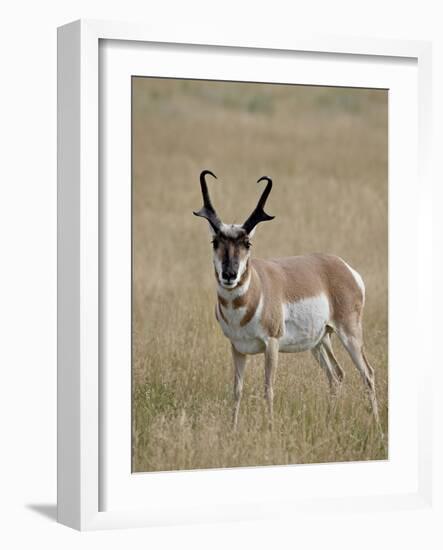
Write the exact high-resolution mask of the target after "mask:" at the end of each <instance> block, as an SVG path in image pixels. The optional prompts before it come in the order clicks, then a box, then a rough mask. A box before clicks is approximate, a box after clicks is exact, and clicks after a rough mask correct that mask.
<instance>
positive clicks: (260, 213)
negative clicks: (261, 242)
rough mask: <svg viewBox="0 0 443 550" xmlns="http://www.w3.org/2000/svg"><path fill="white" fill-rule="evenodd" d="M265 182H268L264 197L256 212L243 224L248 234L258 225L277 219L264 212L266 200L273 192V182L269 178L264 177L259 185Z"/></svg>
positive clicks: (259, 202) (258, 181)
mask: <svg viewBox="0 0 443 550" xmlns="http://www.w3.org/2000/svg"><path fill="white" fill-rule="evenodd" d="M263 180H265V181H267V182H268V183H267V184H266V187H265V190H264V191H263V193H262V196H261V197H260V200H259V201H258V203H257V206H256V207H255V209H254V211H253V212H252V214H251V215H250V216H249V218H248V219H247V220H246V221H245V223H244V224H243V229H244V230H245V231H246V233H248V234H249V233H250V232H251V231H252V230H253V229H254V227H255V226H256V225H257V224H258V223H260V222H267V221H268V220H273V219H274V218H275V216H270V215H269V214H266V212H265V211H264V206H265V204H266V200H267V198H268V197H269V193H270V192H271V189H272V180H271V178H268V177H267V176H263V177H261V178H260V179H259V180H257V183H260V182H261V181H263Z"/></svg>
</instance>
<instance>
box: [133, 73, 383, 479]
mask: <svg viewBox="0 0 443 550" xmlns="http://www.w3.org/2000/svg"><path fill="white" fill-rule="evenodd" d="M387 138H388V135H387V92H386V91H383V90H357V89H346V88H341V89H339V88H324V87H310V86H284V85H263V84H246V83H225V82H204V81H203V82H198V81H185V80H166V79H147V78H134V79H133V247H134V265H133V470H134V471H155V470H177V469H194V468H215V467H232V466H251V465H266V464H290V463H291V464H294V463H307V462H330V461H348V460H371V459H383V458H386V457H387V446H386V445H385V446H384V445H383V443H382V441H381V440H380V437H379V436H378V434H377V432H376V430H375V429H374V428H373V426H372V423H371V415H370V412H369V406H368V400H367V397H366V394H365V393H364V390H363V385H362V382H361V379H360V378H359V376H358V374H357V372H356V369H355V368H354V367H353V365H352V363H351V361H350V359H349V358H348V356H347V355H345V353H344V352H343V350H342V348H341V345H340V344H339V342H338V340H337V339H336V338H335V337H334V338H333V343H334V348H335V350H336V352H337V355H338V357H339V360H340V362H341V364H342V365H343V367H344V369H345V371H346V378H345V382H344V386H343V389H342V391H341V393H340V396H339V397H338V399H337V403H336V406H335V408H334V409H333V412H332V413H331V412H330V411H331V407H330V405H331V397H330V395H329V391H328V385H327V382H326V377H325V375H324V373H323V372H322V371H321V370H320V367H319V366H318V365H317V364H316V363H315V361H314V359H313V358H312V356H311V355H310V353H300V354H280V361H279V368H278V372H277V376H276V383H275V404H274V408H275V413H274V414H275V419H274V429H273V431H272V432H270V431H269V430H268V429H267V423H266V407H265V404H264V399H263V378H264V372H263V357H262V356H254V357H250V358H249V360H248V368H247V371H246V377H245V387H244V393H243V401H242V405H241V409H240V420H239V428H238V431H237V432H235V433H233V432H232V430H231V408H232V407H231V406H232V378H233V374H232V365H231V356H230V347H229V342H228V340H226V339H225V337H224V336H223V334H222V332H221V329H220V328H219V326H218V325H217V323H216V320H215V317H214V304H215V281H214V276H213V269H212V264H211V246H210V236H209V231H208V229H207V223H206V221H205V220H202V219H199V218H196V217H194V216H193V215H192V210H195V209H198V208H199V207H200V206H201V201H202V199H201V195H200V187H199V182H198V176H199V173H200V171H201V170H202V169H205V168H207V169H210V170H213V171H214V172H215V173H216V174H217V176H218V177H219V179H218V180H217V181H215V180H212V179H211V178H209V180H211V181H210V191H211V195H212V199H213V202H214V205H215V207H216V208H217V210H218V212H219V214H220V216H221V217H222V219H223V220H224V221H226V222H236V223H239V222H242V221H244V219H245V218H246V217H247V216H248V215H249V213H250V211H251V210H252V208H253V207H254V206H255V204H256V201H257V198H258V196H259V193H260V192H261V190H262V187H260V186H259V185H257V184H256V183H255V182H256V180H257V179H258V178H259V177H260V176H263V175H268V176H271V177H272V178H273V180H274V188H273V190H272V193H271V196H270V198H269V200H268V205H267V211H268V212H269V213H271V214H273V215H275V216H276V218H275V220H274V221H272V222H269V223H266V224H261V225H260V226H259V228H258V229H257V232H256V236H255V242H254V247H253V249H252V251H253V254H254V255H256V256H258V257H267V256H280V255H281V256H285V255H286V256H290V255H296V254H303V253H307V252H316V251H317V252H320V251H322V252H330V253H334V254H338V255H340V256H342V257H343V258H344V259H345V260H346V261H347V262H349V263H350V264H351V265H352V266H353V267H355V268H356V269H357V270H358V271H359V272H360V273H361V274H362V276H363V278H364V280H365V283H366V289H367V303H366V310H365V318H364V327H365V341H366V348H367V355H368V357H369V360H370V361H371V363H372V365H373V366H374V368H375V372H376V384H377V392H378V399H379V405H380V411H381V419H382V424H383V427H384V430H385V433H386V434H387V410H388V407H387V383H388V382H387V380H388V366H387V352H388V349H387V330H388V327H387Z"/></svg>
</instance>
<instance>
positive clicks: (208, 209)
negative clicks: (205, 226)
mask: <svg viewBox="0 0 443 550" xmlns="http://www.w3.org/2000/svg"><path fill="white" fill-rule="evenodd" d="M208 174H209V175H210V176H212V177H213V178H215V179H217V176H216V175H215V174H213V173H212V172H211V171H210V170H203V172H202V173H201V174H200V186H201V188H202V195H203V207H202V208H201V209H200V210H199V211H198V212H193V214H194V216H200V217H202V218H206V219H207V220H208V222H209V223H210V224H211V226H212V228H213V229H214V230H215V231H218V230H219V229H220V226H221V221H220V218H219V217H218V216H217V213H216V211H215V209H214V207H213V206H212V202H211V198H210V197H209V191H208V185H207V183H206V179H205V178H206V176H207V175H208Z"/></svg>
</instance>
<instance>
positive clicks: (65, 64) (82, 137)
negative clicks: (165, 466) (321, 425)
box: [58, 21, 432, 530]
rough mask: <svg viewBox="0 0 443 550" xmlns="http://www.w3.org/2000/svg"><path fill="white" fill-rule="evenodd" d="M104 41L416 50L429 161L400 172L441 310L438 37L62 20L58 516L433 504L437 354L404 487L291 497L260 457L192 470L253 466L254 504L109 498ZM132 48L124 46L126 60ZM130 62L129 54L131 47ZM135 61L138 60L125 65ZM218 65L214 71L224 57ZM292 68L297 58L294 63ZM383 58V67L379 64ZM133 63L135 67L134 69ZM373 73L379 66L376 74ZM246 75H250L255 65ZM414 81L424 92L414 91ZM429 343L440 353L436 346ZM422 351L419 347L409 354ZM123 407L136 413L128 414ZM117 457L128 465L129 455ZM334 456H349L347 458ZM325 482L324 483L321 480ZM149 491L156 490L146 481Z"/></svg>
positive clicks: (81, 524)
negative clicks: (435, 231) (435, 110)
mask: <svg viewBox="0 0 443 550" xmlns="http://www.w3.org/2000/svg"><path fill="white" fill-rule="evenodd" d="M101 41H118V42H115V43H117V44H123V41H124V43H125V45H126V46H125V48H126V49H128V48H129V49H131V47H132V46H135V44H140V43H145V44H156V45H157V46H158V45H160V46H159V47H158V48H157V49H158V50H159V51H160V50H161V45H162V44H164V45H168V44H169V45H171V44H174V45H175V46H174V48H175V51H176V52H177V51H179V50H180V49H185V48H186V47H189V45H190V44H193V45H195V47H196V48H194V49H195V51H197V53H198V52H205V55H206V56H208V57H209V59H211V51H212V50H211V48H214V47H216V48H220V49H223V51H225V52H228V54H229V55H230V56H231V57H232V56H241V55H243V56H245V55H246V56H247V55H251V56H252V55H253V54H254V55H255V52H262V53H263V55H264V56H266V55H267V52H268V53H269V55H271V53H272V55H281V57H282V64H283V67H284V65H285V56H286V57H288V54H290V53H291V52H293V53H294V52H305V53H306V54H310V55H312V56H321V55H324V54H329V55H330V56H331V58H332V57H334V56H335V57H337V58H339V59H340V60H342V59H346V60H347V61H349V62H350V63H355V62H357V63H359V62H360V61H361V62H362V63H369V65H370V64H371V60H377V59H379V60H380V59H383V60H388V61H389V63H391V64H392V67H394V66H396V64H397V63H402V62H403V60H412V63H413V64H414V65H415V67H416V80H417V82H418V99H417V98H416V109H417V113H418V125H417V134H418V136H417V137H418V150H417V151H416V152H417V153H418V157H417V159H416V160H413V164H412V165H409V164H407V162H406V161H405V168H406V167H409V168H410V167H411V166H412V168H414V167H418V177H416V176H415V174H414V173H413V174H408V171H407V170H406V171H405V173H404V174H402V173H401V170H400V169H399V172H398V173H397V177H400V176H403V177H404V178H405V181H406V180H408V178H409V180H408V181H410V182H411V188H410V195H409V196H410V198H411V199H412V200H414V197H415V200H418V201H419V204H420V209H419V214H418V215H417V224H414V226H413V227H414V229H413V230H412V233H411V237H412V239H417V258H416V259H417V261H418V264H419V265H420V269H419V270H418V272H417V279H416V280H415V279H414V282H416V283H417V288H416V295H415V294H414V300H415V302H414V303H416V305H417V309H418V312H419V317H421V318H423V316H426V315H429V317H431V316H432V312H431V311H430V307H431V305H430V303H428V301H427V300H425V299H424V298H425V297H426V296H427V297H429V289H428V287H427V286H426V284H425V283H424V281H426V279H427V278H430V277H431V273H430V269H431V268H430V265H431V262H430V259H431V254H432V251H431V250H430V248H429V247H428V246H427V245H426V243H428V242H430V241H431V233H430V232H431V227H430V224H429V223H428V221H427V220H428V219H429V218H430V210H431V202H430V200H429V196H430V190H431V181H430V176H429V158H428V156H429V151H430V139H431V136H430V121H431V107H430V78H431V74H430V71H431V69H430V67H431V48H430V44H429V43H426V42H407V41H388V40H369V39H357V38H344V37H343V38H340V37H339V38H337V37H336V38H331V37H314V36H311V35H306V36H297V37H294V38H290V39H289V40H285V39H284V38H282V39H278V40H277V39H275V38H272V37H271V38H267V37H263V38H257V40H256V41H253V42H251V41H250V40H246V39H242V38H238V39H233V38H226V39H225V38H223V37H222V36H220V37H216V38H215V39H211V40H210V41H208V39H207V37H206V36H205V35H204V31H202V33H201V35H200V36H196V35H194V36H192V37H189V36H186V30H185V29H184V30H183V31H181V32H180V34H179V33H177V32H174V33H173V35H171V36H167V35H164V34H163V33H161V32H159V33H158V35H157V34H156V32H155V31H153V30H152V29H150V28H147V27H144V26H143V25H135V24H126V23H116V22H112V23H110V22H101V21H77V22H74V23H71V24H68V25H65V26H64V27H61V28H60V29H59V32H58V51H59V57H58V90H59V92H58V120H59V126H58V136H59V137H58V185H59V194H58V220H59V221H58V234H59V238H58V280H59V286H58V292H59V298H58V300H59V301H58V519H59V522H61V523H64V524H66V525H69V526H71V527H74V528H76V529H81V530H86V529H102V528H115V527H130V526H150V525H161V524H175V523H188V522H198V521H220V520H232V519H253V518H261V517H278V516H285V515H292V514H294V513H295V512H297V513H298V512H300V513H302V511H303V510H304V511H306V510H310V511H311V512H312V510H318V511H321V510H327V509H328V508H329V507H330V506H331V504H333V505H334V509H335V510H337V509H340V510H342V511H345V512H346V510H350V509H354V510H355V508H356V507H358V508H359V509H361V510H365V511H371V510H380V509H382V510H391V509H398V508H405V507H407V508H423V507H430V506H431V502H432V475H431V472H432V467H431V465H432V448H431V427H430V426H431V422H430V419H431V399H430V397H431V382H430V377H431V371H430V369H431V366H430V365H431V360H423V362H422V366H423V368H422V370H421V371H420V374H419V376H418V378H417V379H416V380H415V382H414V384H413V387H411V391H414V392H415V397H416V398H417V403H418V404H417V408H416V409H413V410H414V413H413V414H414V415H415V416H414V419H412V425H416V426H417V427H418V433H417V434H415V435H414V437H411V438H410V439H411V440H414V441H416V448H415V450H416V451H417V456H416V457H414V460H413V461H412V462H411V463H410V470H409V473H408V472H406V471H405V476H409V477H410V471H412V469H413V470H414V471H415V472H416V476H415V474H414V479H412V480H411V483H410V484H408V483H405V482H404V480H403V481H402V480H399V483H400V484H401V483H405V484H404V488H405V489H404V490H402V489H401V486H400V485H399V486H398V488H397V489H394V488H393V486H392V487H391V488H390V489H387V491H386V492H385V493H383V494H381V493H380V491H379V492H378V493H371V492H370V491H368V492H366V493H361V492H360V493H357V494H354V493H352V490H351V492H349V491H348V492H345V493H340V492H339V491H338V489H337V488H336V489H334V488H333V487H332V488H331V489H330V491H329V492H328V493H325V494H323V493H322V490H312V495H311V496H309V493H305V494H304V495H303V499H302V500H300V499H297V498H295V497H294V499H291V498H289V497H288V496H287V495H286V494H284V492H281V493H280V494H279V492H278V491H277V492H274V493H273V494H271V493H270V492H269V491H268V490H267V489H266V487H267V485H266V480H265V479H266V478H269V479H268V482H269V483H271V484H272V482H273V481H272V480H275V479H277V478H279V479H280V482H282V481H283V483H284V479H285V476H288V475H289V474H288V472H289V470H288V467H286V468H285V467H278V468H274V469H269V468H268V469H260V468H256V469H253V470H254V471H253V472H252V473H249V472H251V470H249V471H248V472H245V470H237V472H236V471H235V470H231V471H230V472H229V473H227V472H224V471H216V472H214V471H206V472H201V473H200V475H199V477H198V479H197V478H196V477H193V478H192V485H193V486H194V487H196V486H198V485H200V486H209V485H210V484H211V483H220V484H223V483H224V480H225V479H226V476H227V475H229V476H231V477H233V478H235V476H237V477H236V480H237V481H236V482H237V483H239V482H243V481H241V480H240V478H241V479H244V478H247V479H248V483H250V484H251V487H252V486H254V485H256V483H257V481H259V482H260V477H261V479H262V482H263V487H264V488H265V489H263V490H264V495H262V497H261V498H258V497H257V496H254V493H253V491H252V492H251V495H252V496H251V497H250V498H249V499H248V506H247V507H244V506H238V505H236V503H235V502H233V501H234V495H232V497H229V495H228V494H227V495H225V497H224V500H223V499H220V500H215V499H214V500H213V501H212V502H211V496H210V493H209V494H206V497H207V499H208V500H206V501H205V502H203V503H202V505H201V506H197V505H195V506H192V505H191V506H185V503H182V504H181V505H177V506H172V505H171V506H169V507H168V503H167V501H165V503H164V505H163V506H161V505H157V504H158V502H157V504H156V505H155V506H149V505H146V506H144V507H141V506H140V505H139V504H136V505H133V506H131V505H130V503H129V501H130V498H131V494H132V493H130V492H128V491H126V493H125V489H121V494H123V493H125V494H126V498H125V499H123V497H122V498H121V501H119V493H118V492H115V491H114V494H115V495H117V496H116V497H114V498H113V500H112V507H111V509H105V510H104V509H103V491H102V485H103V483H104V482H105V481H106V483H108V482H109V480H107V477H106V475H107V474H106V472H109V471H111V473H112V476H111V478H112V479H114V470H112V469H110V468H109V465H107V466H106V468H105V467H104V464H105V462H106V457H103V453H104V452H106V451H107V450H109V448H108V447H107V443H106V442H105V443H104V441H103V440H104V433H105V432H106V430H105V428H104V426H105V424H106V422H105V416H106V414H107V413H106V407H104V406H103V404H102V403H101V400H100V396H101V395H103V394H102V391H103V388H102V387H101V384H102V382H103V380H102V375H103V371H102V365H101V363H100V360H101V359H100V349H99V341H100V331H101V322H102V320H103V319H102V318H101V310H100V303H101V301H102V300H103V296H105V297H106V291H103V290H102V289H101V288H100V285H99V280H100V278H99V277H100V276H101V275H102V274H101V273H100V267H101V268H103V263H102V261H101V258H102V256H101V255H102V253H103V250H101V248H102V246H101V245H102V243H103V241H102V240H101V239H102V238H103V235H100V232H102V231H103V230H106V226H101V225H100V221H99V212H100V211H101V208H103V205H102V203H101V201H102V199H103V197H102V195H101V193H100V178H99V166H100V154H101V143H100V140H99V136H100V127H99V113H100V111H101V109H102V108H103V107H102V106H101V105H100V95H99V81H100V70H101V67H100V63H103V60H104V59H105V60H106V63H108V60H109V57H106V58H104V57H103V56H101V54H100V44H103V42H101ZM208 48H209V49H208ZM117 49H118V48H117ZM125 55H126V54H125ZM117 57H118V55H117ZM123 57H124V56H123ZM123 57H121V56H120V58H119V59H120V61H122V59H123ZM359 60H360V61H359ZM163 61H165V60H163ZM123 63H127V61H125V60H124V59H123ZM173 63H174V62H173V61H172V65H171V70H172V71H174V65H173ZM175 63H176V65H177V67H176V70H177V76H183V77H186V76H189V74H183V73H180V67H179V65H178V63H179V61H176V62H175ZM198 63H199V62H198V61H197V64H198ZM369 65H366V70H367V71H368V72H370V70H371V69H370V66H369ZM124 70H125V71H127V69H125V68H124ZM213 70H214V76H213V77H214V78H215V77H216V76H217V68H215V69H213ZM283 70H288V69H287V67H286V68H285V67H284V69H283ZM348 70H349V69H348ZM377 70H378V69H377V68H376V69H375V73H376V72H377ZM128 74H131V71H130V70H129V73H128ZM154 76H162V75H161V74H155V75H154ZM251 78H252V77H251ZM276 78H277V77H276ZM374 78H375V79H376V78H377V76H376V74H375V75H374ZM244 79H245V80H248V77H245V78H244ZM262 80H264V81H272V80H267V77H266V76H265V77H264V78H263V79H262ZM330 84H332V85H334V84H336V85H337V82H332V81H331V82H330ZM413 93H414V94H415V91H414V92H413ZM411 97H412V96H411ZM414 97H415V96H414ZM123 133H124V132H123ZM127 137H128V136H126V138H127ZM413 137H414V136H413ZM412 152H413V153H414V151H412ZM394 153H395V151H394ZM122 154H123V153H122ZM414 162H415V163H416V164H414ZM414 193H415V195H414ZM405 195H407V193H405ZM405 200H406V198H405ZM391 260H392V258H391ZM398 261H399V262H400V261H401V260H400V259H399V260H398ZM103 292H104V294H103ZM391 306H392V304H391ZM411 322H414V321H411ZM425 353H426V352H425ZM427 353H428V354H430V353H431V352H430V350H428V351H427ZM428 359H429V356H428ZM412 360H413V354H411V359H409V362H411V361H412ZM406 361H407V359H406ZM125 407H126V409H125V408H124V407H123V409H122V410H126V413H127V403H126V405H125ZM122 416H123V418H125V417H124V414H123V415H122ZM123 424H125V423H124V422H123ZM126 424H127V423H126ZM126 424H125V425H126ZM127 428H128V429H129V432H130V428H129V427H128V426H127ZM125 429H126V428H125ZM117 431H118V430H117ZM125 434H127V432H123V431H122V432H121V437H122V439H123V440H124V441H122V443H124V445H126V443H128V440H127V439H125V437H126V435H125ZM406 439H407V438H405V441H406ZM128 444H129V443H128ZM405 444H406V443H405ZM124 445H123V447H124ZM120 447H122V445H120ZM414 452H415V451H414ZM129 453H130V449H129V448H128V454H129ZM405 461H407V457H405ZM373 466H374V467H375V469H374V472H373V474H374V475H378V472H377V471H376V469H377V468H378V466H377V465H376V464H375V465H373ZM118 467H120V468H123V467H124V464H123V465H118ZM352 467H353V465H341V469H342V472H341V474H340V475H342V476H345V477H346V476H349V486H350V487H351V488H352V484H353V481H352V480H353V476H354V477H355V476H356V475H357V477H358V473H357V474H355V472H354V474H352ZM317 468H318V467H317ZM335 468H340V465H339V466H335ZM343 468H349V470H348V472H349V473H347V472H346V471H343ZM105 470H106V471H105ZM115 471H116V472H117V473H116V475H115V478H117V477H118V471H117V470H115ZM323 472H324V475H323V477H324V478H325V483H326V479H327V476H328V475H329V471H328V470H325V469H324V470H323ZM386 473H387V470H386ZM125 475H127V476H130V475H131V472H130V471H127V472H126V474H125ZM304 475H306V476H309V471H308V470H305V474H304ZM389 475H390V474H389ZM160 476H161V475H160ZM171 476H172V477H171ZM174 476H175V477H174ZM190 476H195V473H190V472H182V473H180V474H169V477H165V476H164V475H163V477H158V476H157V477H155V478H154V477H151V478H150V479H148V483H151V484H152V485H155V487H156V488H155V490H156V491H159V492H161V491H163V493H164V492H165V491H169V492H170V491H171V490H172V488H173V486H174V484H175V485H177V486H180V487H181V489H180V490H181V491H187V490H188V489H187V484H189V480H190V479H191V477H190ZM315 476H316V478H317V479H321V477H322V474H321V473H320V472H319V470H318V469H317V471H316V472H315ZM112 479H111V481H112ZM134 479H135V480H136V481H135V482H134V481H133V480H131V484H132V485H134V484H136V485H139V484H140V483H145V484H146V478H145V481H142V480H141V478H140V477H138V479H137V476H135V477H134ZM404 479H406V477H405V478H404ZM318 483H319V484H321V481H318ZM180 484H181V485H180ZM269 486H270V485H269ZM334 490H335V491H336V493H334ZM143 491H144V492H145V493H146V489H143ZM153 491H154V489H153ZM197 492H198V491H197ZM142 494H143V493H142ZM203 494H204V493H202V495H203ZM230 498H231V500H232V502H230V500H229V499H230ZM106 508H107V507H106Z"/></svg>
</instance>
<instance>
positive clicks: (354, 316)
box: [194, 170, 379, 428]
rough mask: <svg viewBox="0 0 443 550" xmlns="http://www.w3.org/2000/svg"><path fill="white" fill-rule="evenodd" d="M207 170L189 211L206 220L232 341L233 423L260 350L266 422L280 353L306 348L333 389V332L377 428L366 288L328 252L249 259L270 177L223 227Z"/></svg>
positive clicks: (222, 314) (336, 370)
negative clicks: (240, 215) (199, 201)
mask: <svg viewBox="0 0 443 550" xmlns="http://www.w3.org/2000/svg"><path fill="white" fill-rule="evenodd" d="M208 175H210V176H212V177H214V178H216V176H215V175H214V174H213V173H212V172H210V171H209V170H204V171H203V172H202V173H201V175H200V185H201V191H202V195H203V207H202V208H201V209H200V210H199V211H198V212H194V214H195V215H196V216H201V217H203V218H206V219H207V220H208V222H209V227H210V230H211V233H212V236H213V240H212V244H213V248H214V251H213V261H214V268H215V278H216V281H217V287H218V288H217V304H216V308H215V313H216V317H217V321H218V322H219V324H220V326H221V328H222V331H223V333H224V334H225V336H226V337H227V338H228V339H229V340H230V342H231V348H232V356H233V360H234V399H235V405H234V414H233V425H234V428H235V427H236V426H237V421H238V412H239V407H240V400H241V395H242V388H243V376H244V372H245V366H246V356H247V355H248V354H257V353H264V355H265V398H266V400H267V405H268V410H269V419H270V424H272V413H273V388H272V385H273V378H274V373H275V370H276V367H277V362H278V352H279V351H281V352H287V353H292V352H300V351H306V350H310V351H311V352H312V354H313V356H314V357H315V359H316V360H317V362H318V363H319V364H320V366H321V367H322V368H323V369H324V371H325V372H326V375H327V378H328V381H329V385H330V387H331V390H333V391H334V389H335V388H336V387H337V385H338V384H339V383H340V382H341V380H342V379H343V375H344V373H343V370H342V368H341V367H340V365H339V363H338V361H337V359H336V357H335V355H334V352H333V350H332V346H331V338H330V335H331V333H333V332H335V333H336V334H337V335H338V337H339V339H340V341H341V342H342V344H343V346H344V347H345V348H346V350H347V351H348V353H349V355H350V356H351V359H352V361H353V362H354V364H355V366H356V367H357V369H358V370H359V372H360V374H361V376H362V378H363V381H364V383H365V385H366V387H367V390H368V393H369V398H370V403H371V406H372V411H373V414H374V418H375V420H376V422H377V425H378V426H379V420H378V408H377V399H376V395H375V383H374V370H373V369H372V367H371V365H370V364H369V362H368V360H367V358H366V356H365V353H364V351H363V333H362V313H363V306H364V302H365V287H364V284H363V280H362V278H361V276H360V275H359V274H358V273H357V272H356V271H355V270H354V269H352V267H350V266H349V265H348V264H347V263H346V262H345V261H344V260H342V259H341V258H339V257H337V256H332V255H329V254H310V255H306V256H291V257H286V258H273V259H268V260H262V259H258V258H251V254H250V247H251V238H252V237H253V234H254V231H255V227H256V225H257V224H258V223H260V222H264V221H268V220H272V219H273V218H274V216H269V215H268V214H266V212H265V211H264V206H265V203H266V200H267V198H268V196H269V193H270V192H271V188H272V180H271V179H270V178H268V177H266V176H264V177H262V178H260V179H259V180H258V182H261V181H266V182H267V184H266V188H265V190H264V191H263V194H262V196H261V197H260V200H259V201H258V204H257V206H256V208H255V209H254V211H253V212H252V214H251V215H250V216H249V218H248V219H247V220H246V221H245V222H244V223H243V224H242V225H233V224H231V225H227V224H224V223H223V222H222V221H221V220H220V218H219V217H218V216H217V213H216V211H215V210H214V207H213V206H212V203H211V199H210V197H209V192H208V187H207V184H206V176H208Z"/></svg>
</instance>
